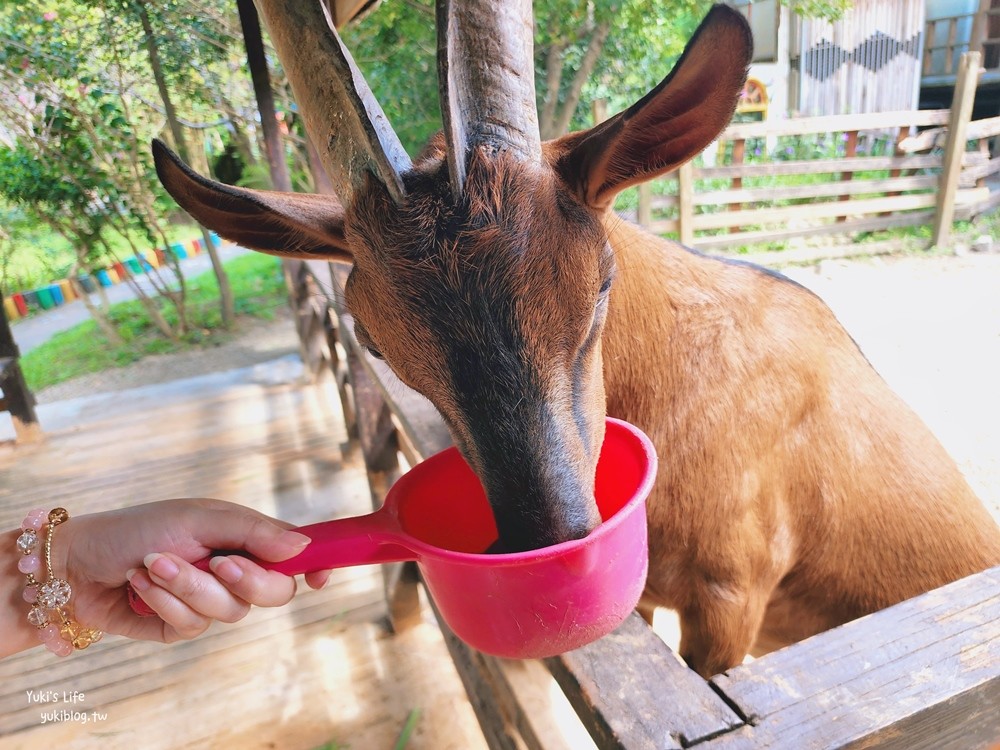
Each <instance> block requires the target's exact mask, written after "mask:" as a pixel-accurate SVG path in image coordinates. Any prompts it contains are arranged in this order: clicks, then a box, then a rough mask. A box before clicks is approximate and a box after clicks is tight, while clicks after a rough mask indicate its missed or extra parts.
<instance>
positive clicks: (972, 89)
mask: <svg viewBox="0 0 1000 750" xmlns="http://www.w3.org/2000/svg"><path fill="white" fill-rule="evenodd" d="M979 59H980V53H978V52H967V53H965V54H964V55H962V59H961V61H960V62H959V65H958V77H957V78H956V79H955V94H954V97H953V98H952V101H951V116H950V117H949V119H948V144H947V145H946V146H945V150H944V164H943V166H942V169H941V185H940V188H939V189H938V201H937V209H936V211H935V214H934V244H935V245H937V246H939V247H940V246H943V245H945V244H947V242H948V240H949V239H950V238H951V224H952V221H953V220H954V217H955V196H956V194H957V193H958V179H959V176H960V175H961V172H962V157H963V156H964V155H965V131H966V129H967V128H968V125H969V119H970V118H971V117H972V102H973V101H974V100H975V98H976V84H977V83H978V80H979Z"/></svg>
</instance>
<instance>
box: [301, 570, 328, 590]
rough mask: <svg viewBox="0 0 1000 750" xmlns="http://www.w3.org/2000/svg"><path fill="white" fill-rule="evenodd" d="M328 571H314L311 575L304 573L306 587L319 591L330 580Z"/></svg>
mask: <svg viewBox="0 0 1000 750" xmlns="http://www.w3.org/2000/svg"><path fill="white" fill-rule="evenodd" d="M331 572H332V571H329V570H316V571H313V572H312V573H306V575H305V579H306V585H307V586H309V588H311V589H321V588H323V587H324V586H326V582H327V581H329V580H330V573H331Z"/></svg>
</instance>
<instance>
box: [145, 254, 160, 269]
mask: <svg viewBox="0 0 1000 750" xmlns="http://www.w3.org/2000/svg"><path fill="white" fill-rule="evenodd" d="M143 260H144V261H145V264H146V266H148V267H147V268H146V270H147V271H149V270H152V269H154V268H159V267H160V258H159V257H158V256H157V254H156V251H155V250H147V251H146V253H145V254H144V255H143Z"/></svg>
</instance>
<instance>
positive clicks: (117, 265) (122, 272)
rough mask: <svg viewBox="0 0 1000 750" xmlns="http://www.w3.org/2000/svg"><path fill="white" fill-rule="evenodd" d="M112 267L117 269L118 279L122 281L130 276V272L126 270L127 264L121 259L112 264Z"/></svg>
mask: <svg viewBox="0 0 1000 750" xmlns="http://www.w3.org/2000/svg"><path fill="white" fill-rule="evenodd" d="M111 267H112V268H113V269H115V273H116V274H118V281H122V280H123V279H124V278H126V277H127V276H128V273H127V272H126V271H125V264H124V263H122V262H121V261H115V262H114V263H112V264H111Z"/></svg>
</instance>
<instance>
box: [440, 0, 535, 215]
mask: <svg viewBox="0 0 1000 750" xmlns="http://www.w3.org/2000/svg"><path fill="white" fill-rule="evenodd" d="M437 30H438V32H437V33H438V87H439V88H438V91H439V94H440V97H441V115H442V118H443V120H444V133H445V139H446V141H447V143H448V166H449V172H450V177H451V186H452V191H453V192H454V194H455V195H456V196H457V195H461V194H462V192H463V188H464V185H465V167H466V161H467V159H468V155H469V152H470V150H471V149H472V148H473V147H475V146H477V145H480V144H484V145H488V146H491V147H493V148H496V149H498V150H506V151H511V152H513V153H514V154H516V155H517V156H518V157H519V158H521V159H525V160H540V159H541V153H542V144H541V138H540V137H539V134H538V113H537V111H536V109H535V106H536V105H535V63H534V51H533V50H534V47H533V34H534V25H533V14H532V10H531V0H502V1H501V2H497V1H496V0H437Z"/></svg>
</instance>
